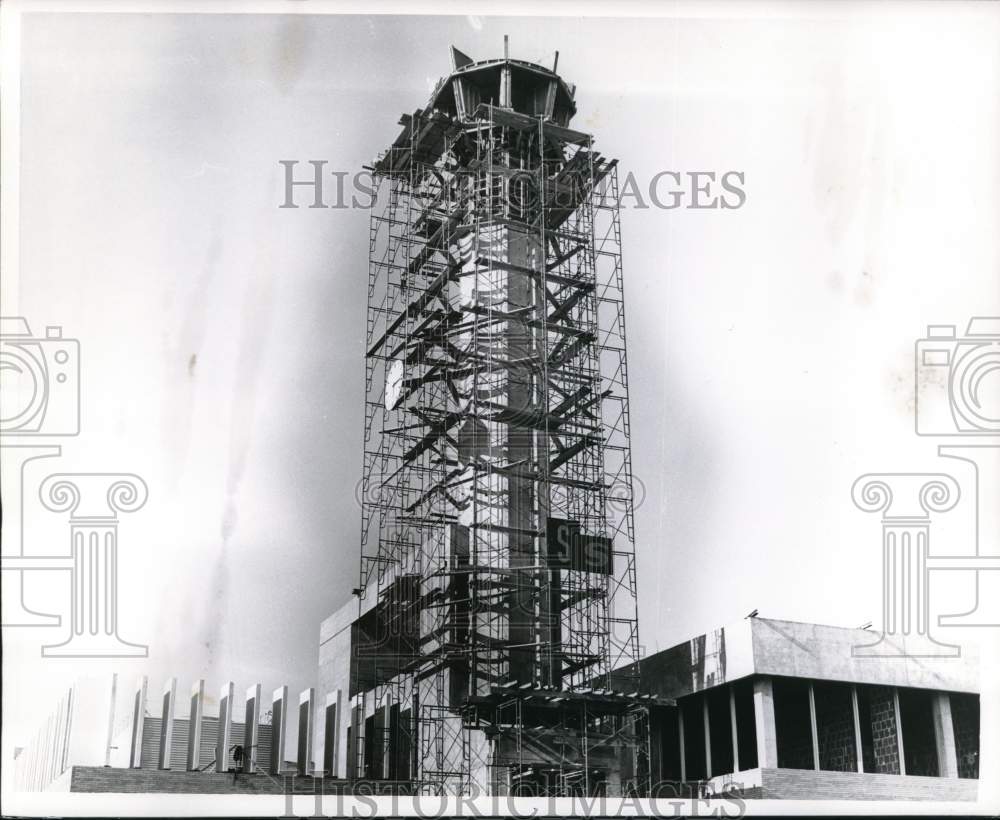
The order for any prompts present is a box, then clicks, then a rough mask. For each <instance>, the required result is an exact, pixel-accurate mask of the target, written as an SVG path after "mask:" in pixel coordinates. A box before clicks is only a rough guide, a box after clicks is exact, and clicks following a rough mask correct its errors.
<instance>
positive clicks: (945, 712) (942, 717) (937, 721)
mask: <svg viewBox="0 0 1000 820" xmlns="http://www.w3.org/2000/svg"><path fill="white" fill-rule="evenodd" d="M931 710H932V715H933V719H934V744H935V746H937V759H938V776H939V777H958V752H957V750H956V749H955V727H954V726H953V725H952V722H951V698H950V697H949V695H948V693H947V692H935V693H934V701H933V703H932V704H931Z"/></svg>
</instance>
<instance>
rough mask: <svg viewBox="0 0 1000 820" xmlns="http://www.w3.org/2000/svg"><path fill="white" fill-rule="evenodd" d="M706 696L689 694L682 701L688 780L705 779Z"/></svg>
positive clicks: (685, 762) (706, 774) (686, 776)
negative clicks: (704, 705) (704, 709)
mask: <svg viewBox="0 0 1000 820" xmlns="http://www.w3.org/2000/svg"><path fill="white" fill-rule="evenodd" d="M703 702H704V698H703V697H702V696H701V695H689V696H688V697H686V698H682V699H681V700H680V701H679V703H680V709H681V715H682V717H683V719H684V765H685V778H686V779H687V780H705V779H706V778H707V776H708V772H707V771H706V770H705V717H704V713H703V711H702V708H703V707H702V703H703Z"/></svg>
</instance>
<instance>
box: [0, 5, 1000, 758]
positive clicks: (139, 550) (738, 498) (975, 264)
mask: <svg viewBox="0 0 1000 820" xmlns="http://www.w3.org/2000/svg"><path fill="white" fill-rule="evenodd" d="M731 8H732V11H733V15H734V17H733V19H726V17H725V15H723V16H722V17H713V18H710V19H699V18H697V17H693V16H688V17H685V18H682V19H660V20H641V19H633V20H624V21H623V20H600V19H593V18H591V19H583V18H573V19H550V18H535V19H525V18H517V19H496V18H487V17H482V18H466V17H452V18H435V19H431V18H416V17H413V18H402V17H396V18H393V17H378V18H374V17H372V18H366V17H321V16H302V15H293V16H282V15H256V14H254V15H251V14H246V15H222V14H217V15H193V14H188V15H184V14H156V15H153V14H104V15H91V14H63V15H48V14H36V15H26V16H25V17H24V18H22V28H21V55H22V61H21V65H20V95H21V97H20V99H21V132H20V137H21V163H20V191H21V196H20V233H19V239H20V245H19V255H20V264H19V269H16V270H5V271H4V280H5V284H4V286H5V289H6V290H5V302H4V311H3V312H4V315H10V314H19V315H23V316H25V317H26V318H27V319H28V320H29V322H30V323H31V326H32V330H33V331H35V333H36V334H39V333H43V332H44V327H45V326H46V325H61V326H62V327H63V328H64V334H65V335H67V336H71V337H74V338H77V339H79V340H80V345H81V351H82V354H81V359H82V367H81V374H82V375H81V383H82V402H81V409H82V419H83V424H82V434H81V435H80V436H79V437H78V438H76V439H73V440H70V441H67V442H66V443H65V446H64V457H63V458H62V459H61V461H60V462H59V463H58V468H55V467H54V468H52V469H53V470H54V469H58V470H59V471H63V472H72V471H101V472H108V471H112V470H122V471H128V472H135V473H138V474H140V475H141V476H142V477H143V478H144V479H145V480H146V482H147V484H148V486H149V491H150V498H149V502H148V504H147V505H146V507H145V508H144V509H143V510H141V511H140V512H137V513H134V514H133V515H131V516H123V518H122V523H121V525H120V544H121V549H120V573H121V576H120V577H121V583H122V590H121V599H120V613H121V614H120V621H121V627H120V632H121V635H122V637H123V638H126V639H127V640H131V641H137V642H141V643H148V644H149V645H150V657H149V659H148V661H122V662H117V663H116V662H111V661H102V662H95V663H93V664H89V665H87V666H84V665H81V664H78V663H74V662H65V661H63V662H60V661H52V660H47V661H43V660H41V659H40V658H38V646H39V644H40V643H53V642H59V641H60V640H61V639H62V637H61V635H62V631H61V630H60V629H59V628H55V629H47V630H19V631H12V630H5V633H4V640H5V645H4V683H5V690H4V695H5V696H4V699H3V710H4V735H5V737H4V743H5V750H6V749H7V748H8V747H9V742H10V733H9V730H13V729H17V728H19V727H23V726H26V725H32V724H34V723H35V722H37V717H40V713H39V712H38V711H37V710H38V709H40V708H41V706H42V705H46V704H48V703H49V702H50V701H52V700H53V698H54V695H55V692H56V691H57V690H58V688H59V687H60V686H62V685H63V684H64V683H66V682H68V681H69V680H71V679H72V678H73V677H74V676H75V675H76V674H78V673H79V672H81V671H83V670H84V669H86V670H88V671H95V670H96V671H102V670H103V671H111V670H113V669H115V670H117V671H119V672H121V673H123V674H124V675H125V676H126V678H128V679H129V680H130V679H131V678H132V677H133V676H135V675H137V674H140V673H145V674H149V675H150V676H151V680H150V686H151V689H152V690H155V691H156V692H158V691H159V689H160V687H161V686H162V682H163V680H164V679H165V678H166V677H167V676H168V675H176V676H177V677H178V678H179V679H180V684H179V691H181V692H182V693H185V694H186V692H187V687H188V686H189V684H190V681H191V680H193V679H194V678H197V677H204V678H206V679H207V682H208V686H207V688H208V691H209V693H210V694H211V695H213V696H214V695H215V694H217V692H218V689H219V687H220V686H221V685H222V684H223V683H224V682H225V681H227V680H229V679H232V680H235V681H236V683H237V689H238V691H242V689H245V688H246V687H247V686H249V685H250V684H252V683H255V682H258V681H260V682H263V683H264V686H265V691H269V690H270V689H272V688H274V687H276V686H278V685H280V684H282V683H288V684H289V685H290V686H291V687H292V689H293V691H297V690H299V689H302V688H305V687H306V686H310V685H314V682H315V680H314V676H315V668H316V662H317V638H318V627H319V622H320V621H321V620H322V619H323V618H324V617H325V616H327V615H328V614H330V613H331V612H333V611H334V610H335V609H336V608H338V607H339V606H340V605H342V604H343V603H345V602H346V601H347V600H348V599H349V596H350V590H351V588H352V587H354V586H356V585H357V582H358V535H359V530H360V510H359V508H358V506H357V504H356V501H355V489H354V488H355V484H356V482H357V481H358V479H359V477H360V467H361V447H362V408H363V387H364V363H363V333H364V318H365V299H366V282H367V243H368V213H367V211H366V210H364V209H340V210H334V209H327V210H321V209H312V210H311V209H306V208H301V209H298V210H293V209H279V208H278V206H279V205H280V204H281V202H282V199H283V181H282V167H281V166H280V165H279V161H280V160H287V159H293V160H299V161H301V162H302V163H303V164H305V162H306V161H308V160H312V159H322V160H326V161H327V162H328V163H329V165H328V168H330V169H336V170H343V171H347V172H351V173H353V172H355V171H357V170H360V168H361V166H363V165H364V164H366V163H368V162H370V161H371V160H372V158H373V157H374V156H375V155H376V154H377V153H378V152H379V151H380V150H382V149H383V148H385V147H386V146H387V145H388V144H389V143H390V142H391V141H392V140H393V139H394V138H395V136H396V134H397V133H398V130H399V129H398V126H397V121H398V119H399V116H400V114H401V113H403V112H412V111H413V110H414V109H416V108H418V107H421V106H423V105H424V104H425V103H426V101H427V98H428V95H429V92H430V90H431V88H432V86H433V84H434V83H435V82H436V80H437V79H438V78H439V77H440V76H441V75H442V74H444V73H446V72H447V71H448V69H449V66H450V63H449V56H448V46H449V45H450V44H454V45H456V46H457V47H458V48H460V49H461V50H463V51H465V52H466V53H468V54H469V55H471V56H472V57H473V58H476V59H485V58H489V57H495V56H498V55H500V54H502V48H503V35H504V34H509V35H510V49H511V55H512V56H513V57H515V58H518V59H526V60H533V61H539V62H549V61H550V60H551V58H552V52H553V51H554V50H556V49H558V50H559V52H560V57H559V70H560V73H561V74H562V75H563V76H564V77H565V78H566V79H567V80H568V81H569V82H572V83H576V85H577V95H576V99H577V102H578V106H579V113H578V115H577V117H576V118H575V120H574V122H573V124H574V126H575V127H577V128H579V129H582V130H585V131H589V132H593V133H594V134H595V135H596V140H597V146H598V148H599V150H601V151H602V152H603V153H604V154H605V155H608V156H614V157H618V158H619V160H620V169H621V173H622V174H627V173H632V174H633V175H634V177H635V179H636V180H637V181H638V183H639V186H640V189H641V188H642V187H643V186H647V185H648V184H649V180H650V179H651V178H652V177H653V176H654V175H655V174H656V173H658V172H659V171H664V170H671V171H677V172H680V173H685V172H690V171H714V172H716V173H717V174H721V173H724V172H726V171H730V170H734V171H740V172H743V173H744V174H745V184H744V189H745V191H746V195H747V196H746V204H745V205H744V207H742V208H740V209H736V210H689V209H676V210H663V209H657V208H649V209H639V208H636V207H634V205H635V202H634V201H632V200H627V201H626V206H627V207H626V209H625V210H624V212H623V215H622V231H623V243H624V254H623V256H624V266H625V276H626V305H627V311H628V314H627V315H628V343H629V363H630V376H631V385H630V388H631V398H632V436H633V439H632V445H633V457H634V472H635V476H636V478H637V479H638V480H640V481H641V482H642V485H643V488H644V489H643V490H642V491H640V494H641V493H642V492H644V494H645V501H644V503H643V504H642V505H641V507H640V508H639V509H638V510H637V512H636V532H637V540H638V550H637V552H638V566H639V576H638V577H639V596H640V616H641V620H640V638H641V641H642V643H643V644H644V645H645V646H646V648H647V650H648V651H655V650H656V649H657V648H665V647H667V646H670V645H672V644H674V643H677V642H680V641H682V640H685V639H687V638H689V637H691V636H693V635H695V634H699V633H702V632H705V631H706V630H708V629H710V628H712V627H715V626H718V625H723V624H726V623H728V622H731V621H734V620H738V619H740V618H742V617H743V616H744V615H745V614H746V613H747V612H749V611H750V610H751V609H754V608H758V609H759V610H760V612H761V614H762V615H767V616H773V617H778V618H786V619H791V620H802V621H815V622H821V623H830V624H838V625H844V626H857V625H859V624H861V623H862V622H864V621H868V620H875V621H876V624H877V623H878V622H879V619H880V610H881V603H880V583H881V582H880V576H879V550H880V531H879V523H878V519H877V516H872V515H864V514H863V513H861V512H859V511H857V510H856V509H855V508H854V507H853V505H852V504H851V501H850V488H851V484H852V482H853V481H854V479H855V478H856V477H857V476H858V475H859V474H861V473H864V472H868V471H878V470H882V471H904V470H912V469H919V470H936V469H942V468H949V467H951V468H952V471H953V472H955V474H956V476H958V477H960V478H967V476H965V475H964V474H962V473H961V472H960V471H958V470H956V468H955V467H954V466H953V465H949V464H946V463H942V462H941V461H940V460H939V459H937V458H936V456H935V447H934V444H933V442H929V441H926V440H919V439H917V438H916V437H915V436H914V435H913V432H912V431H913V370H914V364H913V345H914V342H915V340H916V339H918V338H919V337H921V336H922V335H923V334H924V332H925V330H926V326H927V325H928V324H942V323H944V324H957V325H960V326H961V327H960V330H964V325H965V323H966V321H967V320H968V318H969V317H970V316H972V315H985V314H992V315H1000V254H998V243H997V226H998V225H1000V159H998V152H997V150H996V149H997V145H1000V93H998V92H1000V88H998V84H1000V24H998V19H1000V18H998V15H997V13H996V10H997V7H996V6H995V5H993V4H977V5H974V6H972V7H964V8H954V7H952V8H949V9H947V10H944V9H942V7H940V6H937V5H933V4H920V5H917V6H915V7H910V8H909V9H908V11H907V13H906V14H905V15H899V14H890V13H889V12H888V11H887V9H886V8H885V7H883V8H882V9H881V10H879V9H877V8H870V7H868V6H850V7H839V6H825V5H821V4H807V5H806V6H804V7H800V9H801V15H800V16H796V15H795V14H793V13H792V12H788V13H787V15H786V16H781V17H778V16H775V15H772V14H764V13H759V7H756V6H752V5H750V4H740V5H738V6H733V7H731ZM782 8H783V9H784V8H786V7H782ZM889 8H892V7H889ZM736 15H738V17H737V16H736ZM306 169H307V166H305V167H303V168H302V169H301V172H302V173H303V174H304V173H305V172H306ZM331 182H332V178H331ZM663 198H664V199H666V197H663ZM302 201H303V203H305V201H306V198H305V197H303V198H302ZM52 463H53V464H55V462H52ZM47 469H48V464H46V465H45V467H44V468H39V472H37V473H35V474H34V476H35V479H34V480H37V479H40V478H41V477H42V476H43V475H44V474H47V473H46V472H45V470H47ZM6 484H7V476H6V474H5V485H6ZM949 516H950V517H949V518H947V519H945V518H942V520H941V522H940V528H939V529H935V531H934V532H935V535H934V538H935V539H938V540H937V541H936V543H937V544H947V545H948V546H947V548H953V549H954V550H956V551H958V552H962V551H964V547H963V546H962V545H963V544H965V543H966V542H964V541H962V540H961V539H962V538H964V537H965V535H966V534H967V533H966V530H967V529H968V527H967V525H968V524H969V522H970V519H969V507H968V506H967V500H963V502H962V504H961V505H960V506H959V508H957V509H956V510H955V511H954V513H952V514H949ZM36 519H37V520H35V519H31V518H30V516H29V518H28V519H27V520H26V526H28V527H29V529H26V535H25V541H26V544H27V548H28V551H29V552H31V551H33V550H34V551H38V552H42V551H60V550H62V549H63V547H62V546H60V545H61V544H64V543H65V539H67V538H68V535H67V530H66V526H65V520H64V519H60V518H59V517H58V516H55V515H54V514H50V513H46V514H45V515H44V516H43V515H42V514H41V513H40V512H39V513H38V515H37V516H36ZM939 535H940V536H941V537H940V538H939ZM4 537H5V538H7V537H8V532H6V531H5V533H4ZM50 543H54V544H55V545H56V546H55V547H52V548H50V547H49V546H48V545H49V544H50ZM943 548H944V547H943ZM6 551H7V550H6V548H5V552H6ZM52 583H53V582H52V580H51V578H46V579H44V580H43V581H32V582H31V583H30V584H29V586H28V590H27V593H28V595H29V596H31V595H33V596H36V598H35V600H36V601H44V600H54V601H56V602H57V604H58V602H60V601H64V600H65V590H61V591H56V592H53V590H52V587H51V584H52ZM953 591H954V593H955V595H957V596H959V597H961V596H965V600H967V599H968V596H969V595H970V594H971V593H970V588H969V586H968V584H965V585H964V586H963V585H962V584H958V585H957V586H955V589H954V590H953ZM934 603H936V604H937V603H938V600H936V601H935V602H934ZM940 605H941V606H943V604H940ZM957 608H962V607H957ZM211 708H212V707H210V709H211Z"/></svg>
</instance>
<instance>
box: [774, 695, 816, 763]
mask: <svg viewBox="0 0 1000 820" xmlns="http://www.w3.org/2000/svg"><path fill="white" fill-rule="evenodd" d="M773 686H774V724H775V734H776V736H777V737H776V741H777V745H778V768H779V769H812V768H814V767H813V747H812V716H811V714H810V710H809V681H807V680H800V679H797V678H774V680H773Z"/></svg>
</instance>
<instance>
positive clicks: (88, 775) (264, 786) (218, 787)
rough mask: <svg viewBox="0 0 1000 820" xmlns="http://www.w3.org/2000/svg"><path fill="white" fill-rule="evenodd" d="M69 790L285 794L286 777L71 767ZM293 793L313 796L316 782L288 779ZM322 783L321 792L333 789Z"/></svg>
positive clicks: (316, 785) (307, 778)
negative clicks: (234, 776) (322, 788)
mask: <svg viewBox="0 0 1000 820" xmlns="http://www.w3.org/2000/svg"><path fill="white" fill-rule="evenodd" d="M67 774H69V775H70V786H69V791H71V792H97V793H105V794H109V793H110V794H284V793H285V778H284V777H268V776H266V775H264V774H241V775H237V777H236V778H235V779H234V778H233V776H232V775H231V774H214V773H211V772H174V771H169V770H155V769H112V768H106V767H104V766H74V767H73V768H72V769H70V771H69V772H67ZM289 779H290V780H291V782H292V790H293V792H294V793H296V794H313V793H314V789H315V788H318V781H315V780H314V779H313V778H311V777H289ZM330 782H331V781H327V782H326V783H324V790H325V791H326V793H328V794H332V793H333V788H331V787H330V786H329V785H328V784H329V783H330Z"/></svg>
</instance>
